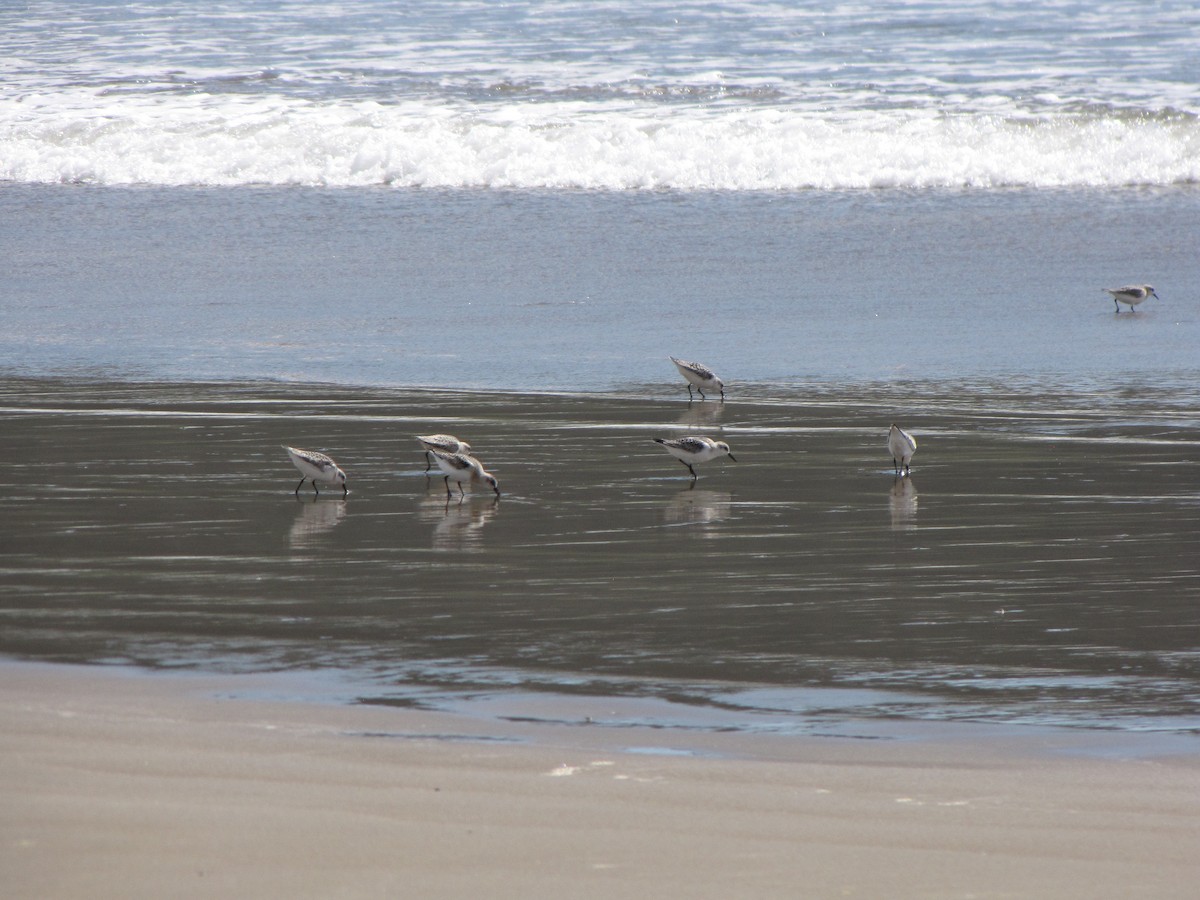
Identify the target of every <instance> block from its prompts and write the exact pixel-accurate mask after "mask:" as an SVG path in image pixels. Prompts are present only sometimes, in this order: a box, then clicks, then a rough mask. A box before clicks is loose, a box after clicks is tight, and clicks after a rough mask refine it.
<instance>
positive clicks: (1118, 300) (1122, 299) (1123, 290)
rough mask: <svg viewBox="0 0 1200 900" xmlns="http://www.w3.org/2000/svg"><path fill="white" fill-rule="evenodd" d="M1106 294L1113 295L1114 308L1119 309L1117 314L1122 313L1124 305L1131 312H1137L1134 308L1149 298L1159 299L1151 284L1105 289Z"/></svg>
mask: <svg viewBox="0 0 1200 900" xmlns="http://www.w3.org/2000/svg"><path fill="white" fill-rule="evenodd" d="M1104 290H1105V292H1106V293H1109V294H1112V298H1113V306H1115V307H1116V308H1117V314H1118V315H1119V314H1120V312H1121V304H1122V303H1124V304H1125V305H1126V306H1128V307H1129V311H1130V312H1135V310H1134V307H1135V306H1137V305H1138V304H1139V303H1141V302H1142V301H1143V300H1145V299H1146V298H1148V297H1154V298H1155V299H1158V294H1156V293H1154V288H1153V286H1151V285H1149V284H1127V285H1125V287H1120V288H1105V289H1104Z"/></svg>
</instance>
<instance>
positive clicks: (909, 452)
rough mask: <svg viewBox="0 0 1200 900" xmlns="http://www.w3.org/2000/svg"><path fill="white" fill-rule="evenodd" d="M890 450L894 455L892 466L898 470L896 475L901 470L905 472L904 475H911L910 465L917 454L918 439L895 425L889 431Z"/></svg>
mask: <svg viewBox="0 0 1200 900" xmlns="http://www.w3.org/2000/svg"><path fill="white" fill-rule="evenodd" d="M888 450H889V451H890V452H891V454H892V465H893V466H895V468H896V474H897V475H899V474H900V470H901V469H903V470H904V474H905V475H908V474H911V472H912V468H911V467H910V465H909V463H911V462H912V457H913V454H914V453H916V452H917V439H916V438H914V437H913V436H912V435H911V434H909V433H908V432H907V431H905V430H904V429H903V428H901V427H900V426H899V425H896V424H894V423H893V425H892V427H891V428H889V429H888Z"/></svg>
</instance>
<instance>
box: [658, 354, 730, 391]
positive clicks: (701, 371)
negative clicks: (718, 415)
mask: <svg viewBox="0 0 1200 900" xmlns="http://www.w3.org/2000/svg"><path fill="white" fill-rule="evenodd" d="M667 358H668V359H670V360H671V362H673V363H675V368H677V369H678V370H679V374H680V375H682V376H683V377H684V378H686V379H687V383H688V399H689V400H691V399H692V385H695V386H696V390H697V392H698V393H699V394H700V399H701V400H707V399H708V398H707V397H706V396H704V389H705V388H708V389H709V390H710V391H712V390H717V391H720V392H721V400H724V399H725V382H723V381H722V380H721V379H720V378H718V377H717V373H716V372H714V371H713V370H712V369H710V368H709V367H708V366H706V365H703V364H702V363H698V362H688V361H687V360H686V359H676V358H675V357H674V356H670V357H667Z"/></svg>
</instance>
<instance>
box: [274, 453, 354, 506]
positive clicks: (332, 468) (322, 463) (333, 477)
mask: <svg viewBox="0 0 1200 900" xmlns="http://www.w3.org/2000/svg"><path fill="white" fill-rule="evenodd" d="M282 446H283V449H284V450H286V451H287V453H288V456H289V457H291V460H292V465H294V466H295V467H296V468H297V469H299V470H300V474H301V475H303V476H304V477H303V478H301V479H300V484H298V485H296V490H295V491H294V493H295V494H296V496H299V495H300V488H301V487H303V486H304V482H305V481H311V482H312V486H313V493H314V494H319V493H321V491H320V490H319V489H318V488H317V482H318V481H319V482H321V484H340V485H341V486H342V496H343V497H345V496H346V494H347V493H348V492H347V490H346V473H345V472H343V471H342V470H341V469H339V468H338V464H337V463H335V462H334V461H333V460H332V459H330V458H329V457H328V456H326V455H325V454H324V453H316V452H314V451H312V450H297V449H296V448H295V447H289V446H288V445H287V444H283V445H282Z"/></svg>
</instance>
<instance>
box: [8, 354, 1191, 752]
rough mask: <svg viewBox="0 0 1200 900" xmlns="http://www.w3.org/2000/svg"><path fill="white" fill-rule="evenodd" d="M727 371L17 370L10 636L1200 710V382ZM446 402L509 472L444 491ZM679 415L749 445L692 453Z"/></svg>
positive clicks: (608, 691) (450, 426) (80, 649)
mask: <svg viewBox="0 0 1200 900" xmlns="http://www.w3.org/2000/svg"><path fill="white" fill-rule="evenodd" d="M730 393H731V396H730V398H729V400H728V401H727V402H726V403H724V404H721V403H718V402H714V401H707V402H700V401H697V402H693V403H689V402H688V400H687V396H686V391H685V388H684V386H683V384H682V382H680V384H679V385H678V387H677V389H675V388H674V386H672V387H671V388H665V387H664V386H663V385H661V384H658V385H630V386H628V387H627V388H626V389H623V390H620V391H609V392H604V393H487V392H477V391H458V390H442V389H408V388H406V389H388V388H355V387H350V386H330V385H320V384H294V383H284V382H229V383H173V382H133V381H127V380H106V379H103V378H96V377H89V378H39V379H26V378H17V377H9V378H6V379H4V380H3V381H0V417H2V421H3V427H2V428H0V452H2V453H3V455H4V458H5V460H6V461H7V464H8V469H9V473H10V483H9V485H8V488H7V489H6V491H5V492H4V495H3V497H0V535H2V538H3V539H2V544H3V563H2V569H0V615H2V616H3V622H4V627H3V629H0V653H2V654H4V655H6V656H8V657H10V658H16V659H23V660H44V661H54V662H69V663H84V664H94V665H95V664H102V665H119V666H131V667H138V668H142V669H146V670H179V669H183V670H195V671H199V672H212V673H227V672H242V673H249V672H259V673H261V672H284V673H286V672H300V673H308V674H309V675H312V676H315V677H313V678H310V679H309V680H308V681H306V682H305V684H307V685H308V687H307V688H306V689H305V690H310V691H314V692H318V693H319V692H320V691H322V690H324V691H327V692H328V693H329V695H330V697H331V698H332V699H335V700H337V701H339V702H350V703H367V704H376V705H384V706H389V705H390V706H401V707H419V708H425V709H430V710H439V709H440V710H456V711H464V710H471V709H474V710H476V711H480V713H481V714H482V715H485V716H493V717H495V718H497V719H500V718H508V719H514V718H520V717H525V716H527V717H530V718H531V719H538V718H544V719H547V720H553V721H556V722H561V723H563V724H567V725H570V724H584V723H586V724H597V723H602V722H603V717H604V715H605V713H604V710H605V709H607V708H609V706H611V708H612V709H619V710H620V712H619V714H618V713H614V715H615V716H617V717H618V718H619V719H620V722H619V724H623V725H628V726H630V727H635V728H637V727H645V728H647V729H652V730H655V731H659V730H667V731H671V730H677V731H679V732H681V733H687V732H689V731H693V732H704V731H715V730H721V731H737V732H743V733H745V734H755V733H763V734H766V733H769V734H773V735H781V734H782V735H787V734H826V733H839V732H842V733H845V732H849V731H854V732H855V733H863V734H878V733H883V732H882V731H881V730H880V729H884V728H885V726H886V723H893V724H894V723H896V722H898V721H903V722H911V723H922V722H924V723H935V722H936V723H946V722H973V723H993V724H1002V725H1006V726H1012V727H1014V728H1020V727H1023V726H1039V727H1040V726H1049V727H1056V728H1057V727H1069V728H1077V729H1103V730H1116V731H1123V732H1128V733H1143V734H1145V733H1149V734H1159V735H1162V734H1170V735H1174V736H1177V737H1187V736H1195V735H1196V734H1197V733H1200V699H1198V698H1200V648H1198V646H1197V642H1196V634H1197V633H1200V632H1197V627H1198V626H1200V608H1198V607H1197V605H1196V602H1195V600H1196V597H1197V596H1200V528H1198V526H1200V485H1198V483H1197V480H1196V454H1197V449H1198V448H1200V402H1198V401H1197V399H1196V397H1195V395H1194V394H1190V393H1188V392H1186V391H1183V390H1181V389H1179V388H1169V389H1168V388H1164V389H1162V390H1154V389H1139V390H1118V391H1096V392H1087V391H1069V392H1068V391H1060V392H1051V393H1044V392H1041V391H1039V390H1037V389H1036V388H1034V387H1032V386H1030V385H1016V386H1013V385H1006V384H1002V383H995V382H974V383H972V382H963V383H931V384H917V385H885V384H855V385H848V386H838V385H828V384H813V385H798V386H792V387H788V388H777V387H773V386H767V385H761V384H760V385H754V384H751V385H741V386H738V388H737V389H736V390H731V392H730ZM893 421H897V422H899V423H900V424H901V425H902V426H903V427H905V428H906V429H908V430H909V431H911V432H912V433H913V434H914V435H915V436H916V438H917V441H918V449H917V453H916V456H915V457H914V460H913V468H912V474H911V476H910V477H907V478H898V477H896V476H895V475H894V474H893V469H892V463H891V459H890V458H889V457H888V454H887V450H886V435H887V429H888V425H889V424H890V423H891V422H893ZM431 432H450V433H453V434H457V435H459V436H460V437H462V438H465V439H467V440H469V441H470V442H471V444H472V445H473V447H474V449H475V451H476V453H477V455H478V456H479V458H480V459H481V460H483V462H484V464H485V465H486V466H487V468H488V470H489V471H491V472H493V473H494V474H495V475H496V476H497V477H498V478H499V482H500V488H501V490H502V492H503V495H502V496H501V497H499V498H496V497H495V496H494V495H493V494H492V493H491V492H490V491H487V490H482V489H480V488H479V487H476V489H475V490H474V491H472V492H468V494H467V496H466V497H465V498H462V499H460V498H459V497H458V495H457V493H455V494H454V495H453V496H450V497H447V494H446V490H445V486H444V484H443V482H442V479H441V478H440V477H439V476H438V473H437V472H436V469H435V470H434V471H433V472H431V473H429V474H426V472H425V471H424V469H425V459H424V456H423V454H422V452H421V449H420V447H419V446H418V444H417V442H416V441H415V439H414V437H413V436H414V435H416V434H426V433H431ZM684 434H698V435H708V436H712V437H716V438H719V439H721V440H725V441H727V442H728V443H729V444H730V446H731V447H732V448H733V450H734V454H735V455H736V457H737V460H738V461H737V462H732V461H729V460H719V461H715V462H712V463H708V464H706V465H704V466H700V467H698V472H699V478H698V480H697V481H696V482H695V483H694V484H693V483H692V481H691V479H690V477H689V475H688V473H687V471H686V469H685V468H684V467H683V466H681V465H680V464H679V463H678V462H677V461H675V460H674V459H672V458H671V457H669V456H668V455H667V454H665V453H664V452H662V450H661V448H659V447H658V446H656V445H655V444H654V443H653V440H652V439H653V438H655V437H673V436H680V435H684ZM282 444H290V445H293V446H299V447H304V448H307V449H312V450H320V451H322V452H325V453H328V454H329V455H331V456H332V457H334V458H335V459H336V460H337V461H338V462H339V464H340V465H341V466H342V467H343V468H344V469H345V470H346V472H347V474H348V477H349V490H350V493H349V496H348V497H347V498H345V499H343V498H342V496H341V492H340V490H337V491H331V490H326V491H322V493H321V494H320V495H319V496H314V494H313V493H312V490H311V487H310V486H309V485H308V484H305V485H304V487H303V488H302V489H301V490H300V492H299V494H298V495H295V494H293V489H294V488H295V486H296V481H297V480H298V473H296V471H295V470H294V469H293V468H292V466H291V464H290V463H289V461H288V458H287V455H286V453H285V451H284V450H283V449H281V445H282ZM314 684H323V685H324V687H321V688H318V687H313V685H314ZM539 698H549V699H548V702H545V703H539V702H538V700H539ZM600 701H604V702H600ZM607 701H612V703H611V704H609V706H605V702H607ZM873 729H875V730H873Z"/></svg>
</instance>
